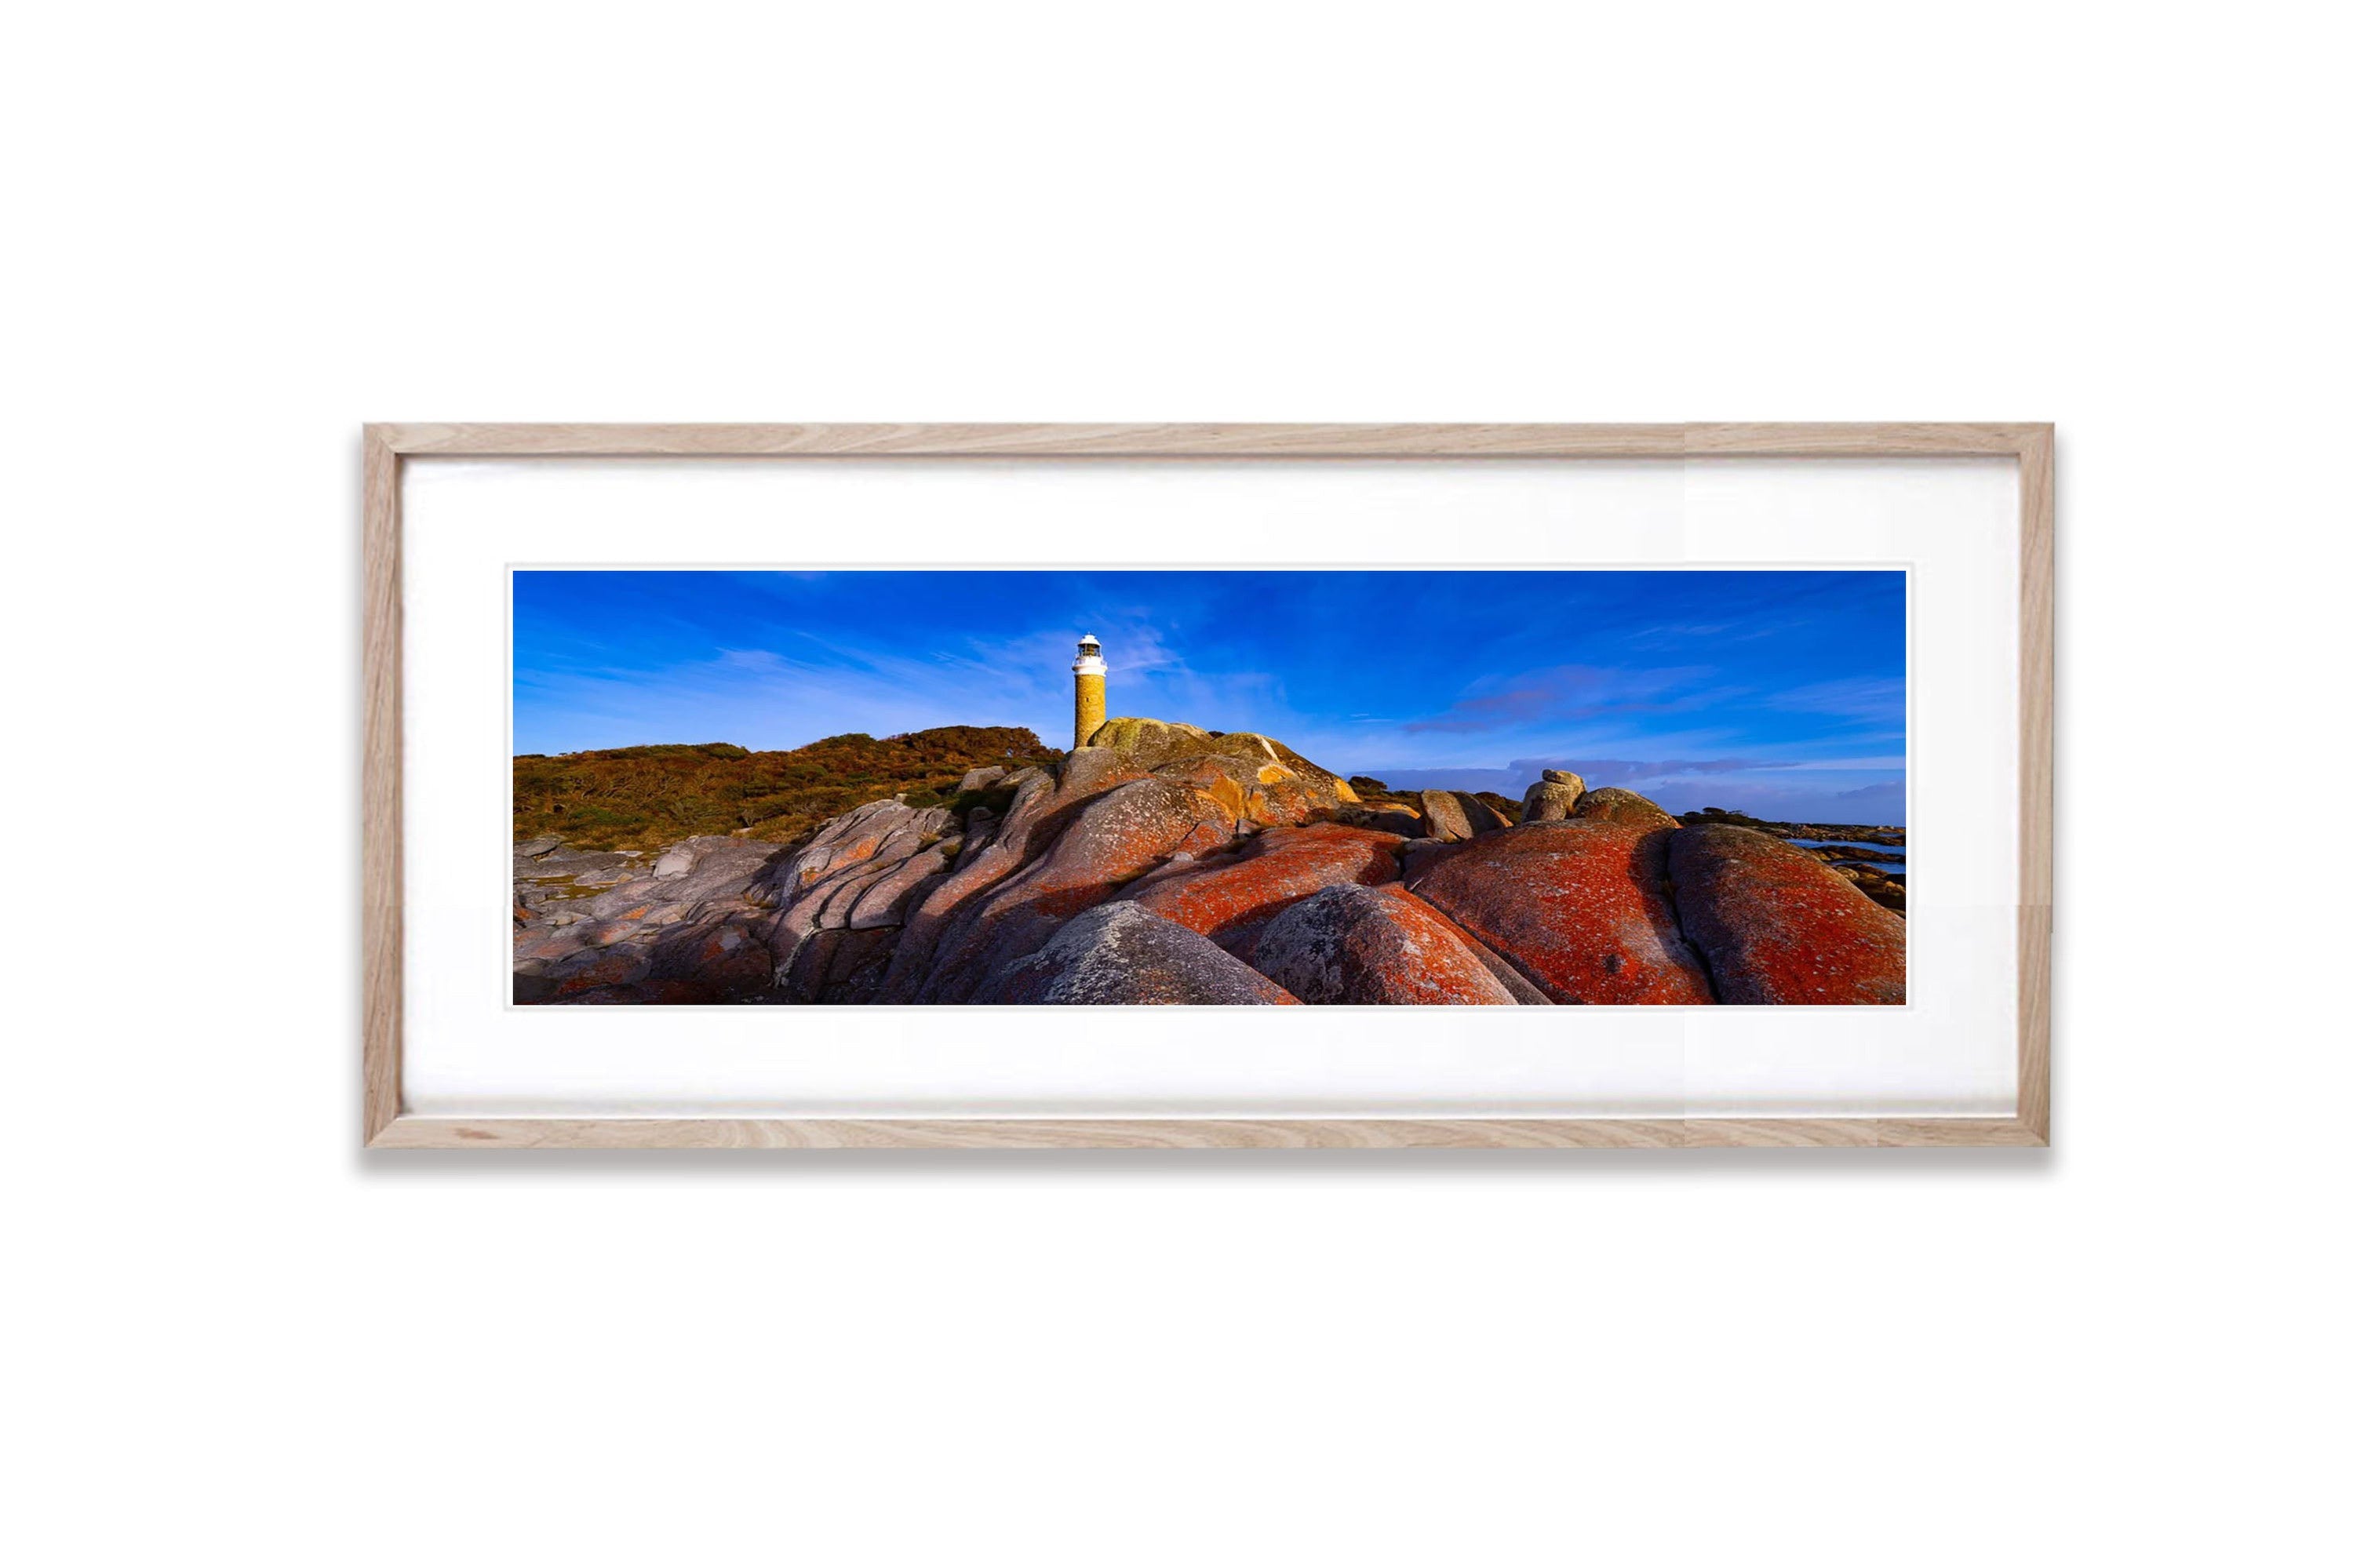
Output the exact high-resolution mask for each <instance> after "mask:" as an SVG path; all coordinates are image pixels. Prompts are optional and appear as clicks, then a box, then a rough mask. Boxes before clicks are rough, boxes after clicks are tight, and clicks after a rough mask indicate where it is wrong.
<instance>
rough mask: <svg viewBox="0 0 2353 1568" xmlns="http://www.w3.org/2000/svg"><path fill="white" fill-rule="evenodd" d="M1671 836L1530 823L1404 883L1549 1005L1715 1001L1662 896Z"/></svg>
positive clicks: (1598, 825)
mask: <svg viewBox="0 0 2353 1568" xmlns="http://www.w3.org/2000/svg"><path fill="white" fill-rule="evenodd" d="M1668 837H1671V833H1670V832H1669V831H1668V830H1663V829H1654V828H1645V827H1641V826H1621V825H1620V824H1617V823H1613V822H1609V821H1603V820H1579V821H1573V822H1539V823H1530V824H1527V825H1525V826H1520V827H1515V828H1514V829H1512V830H1511V831H1510V832H1508V833H1495V834H1489V835H1488V836H1486V837H1482V838H1477V839H1473V840H1472V842H1470V843H1468V844H1464V845H1460V846H1457V847H1453V848H1451V849H1445V850H1441V851H1440V852H1438V853H1437V854H1434V855H1431V856H1429V857H1428V858H1420V859H1418V862H1417V864H1416V865H1415V866H1414V867H1413V868H1411V869H1409V872H1408V874H1407V878H1406V886H1407V887H1408V888H1409V889H1410V890H1411V891H1412V892H1414V893H1416V894H1417V895H1419V897H1421V898H1422V899H1424V900H1428V901H1429V902H1430V903H1431V904H1433V905H1435V906H1436V907H1437V908H1438V909H1439V910H1440V911H1441V912H1443V913H1444V914H1446V915H1447V916H1448V917H1449V918H1450V919H1451V920H1453V921H1455V922H1456V923H1457V924H1459V925H1461V927H1462V928H1463V929H1464V930H1466V931H1470V932H1471V933H1472V935H1473V936H1475V937H1477V938H1478V939H1479V940H1480V941H1481V942H1484V943H1486V945H1487V946H1489V947H1490V948H1493V950H1494V951H1495V952H1498V953H1500V954H1501V955H1502V956H1503V957H1504V959H1505V960H1507V961H1508V962H1509V963H1511V964H1512V965H1513V967H1514V968H1516V969H1517V970H1519V972H1520V973H1521V974H1522V975H1524V976H1525V977H1526V979H1527V980H1528V981H1529V982H1530V983H1531V984H1534V985H1535V986H1536V987H1537V988H1538V989H1539V990H1541V991H1543V992H1544V993H1545V994H1546V995H1547V996H1549V997H1551V998H1552V999H1553V1000H1554V1001H1556V1002H1584V1003H1594V1004H1601V1005H1624V1004H1631V1003H1698V1002H1712V1001H1714V1000H1715V995H1714V994H1713V993H1712V992H1711V991H1710V989H1709V987H1708V982H1707V972H1706V970H1705V968H1704V966H1703V965H1702V964H1701V962H1700V959H1699V955H1698V954H1697V953H1695V952H1693V951H1692V949H1691V947H1690V945H1689V944H1688V943H1686V942H1684V941H1683V932H1682V931H1681V929H1680V928H1679V927H1678V926H1677V924H1676V921H1675V911H1674V906H1673V905H1672V903H1671V902H1670V900H1669V899H1668V896H1667V880H1666V857H1667V845H1666V840H1667V839H1668Z"/></svg>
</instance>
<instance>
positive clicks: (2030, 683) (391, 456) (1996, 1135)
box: [361, 424, 2055, 1149]
mask: <svg viewBox="0 0 2353 1568" xmlns="http://www.w3.org/2000/svg"><path fill="white" fill-rule="evenodd" d="M362 447H363V486H362V531H363V539H364V601H365V602H364V606H363V617H362V623H363V632H362V635H363V645H362V647H363V653H362V664H363V681H364V706H365V725H364V731H365V739H364V746H365V754H364V758H363V772H362V795H363V798H362V815H363V839H362V845H363V847H362V881H363V887H362V893H361V897H362V900H363V932H364V978H363V1001H362V1055H361V1079H362V1101H363V1131H364V1141H365V1142H366V1143H367V1145H368V1146H369V1147H371V1148H378V1149H492V1148H495V1149H520V1148H535V1149H694V1148H710V1149H719V1148H773V1149H858V1148H892V1149H911V1148H937V1149H1075V1148H1092V1149H1102V1148H1129V1149H1217V1148H1228V1149H1232V1148H1302V1149H1348V1148H1356V1149H1418V1148H1428V1149H1471V1148H1479V1149H1515V1148H1526V1149H1533V1148H1558V1149H1615V1148H1636V1149H1689V1148H1756V1147H1825V1146H1842V1147H1857V1148H1894V1147H1989V1146H1990V1147H2038V1146H2044V1145H2047V1144H2048V1143H2049V1142H2050V1135H2051V985H2052V979H2051V964H2052V953H2051V932H2052V833H2053V820H2052V760H2053V752H2052V739H2053V737H2052V724H2053V717H2054V715H2053V708H2052V690H2053V648H2054V646H2055V645H2054V640H2053V624H2052V623H2053V570H2054V559H2055V553H2054V537H2055V536H2054V522H2053V511H2054V501H2053V489H2052V482H2053V460H2052V449H2053V437H2052V427H2051V426H2049V425H2036V424H1880V425H1823V424H1811V425H1760V424H1691V425H417V424H407V425H400V424H388V425H371V426H367V428H366V430H365V432H364V436H363V440H362ZM434 456H442V457H779V458H827V457H842V458H853V457H911V458H923V457H982V456H1000V457H1008V458H1011V457H1031V458H1039V457H1044V458H1599V459H1608V458H1618V459H1642V458H1648V459H1681V458H1687V457H1788V458H1942V457H1961V456H1975V457H2014V458H2017V459H2018V461H2019V472H2020V487H2019V488H2020V510H2021V517H2020V530H2021V537H2020V545H2021V550H2020V563H2021V571H2020V595H2021V598H2020V607H2021V646H2020V690H2019V727H2020V769H2019V791H2020V793H2019V820H2020V844H2019V856H2020V861H2019V913H2018V920H2019V926H2018V969H2019V976H2018V1109H2017V1113H2016V1114H2015V1115H2013V1116H2009V1117H1926V1118H1909V1119H1906V1118H1868V1117H1831V1118H1760V1119H1737V1118H1734V1119H1717V1118H1689V1119H1664V1120H1660V1119H1652V1120H1643V1119H1615V1118H1610V1119H1557V1120H1553V1119H1546V1120H1522V1119H1461V1120H1395V1121H1345V1120H1312V1121H1218V1120H1172V1121H1145V1120H1126V1119H1113V1120H1090V1121H1053V1120H1033V1119H1001V1120H988V1121H979V1120H961V1121H949V1120H937V1121H934V1120H918V1119H898V1120H861V1119H839V1120H830V1119H829V1120H823V1121H802V1120H789V1119H779V1120H744V1119H725V1118H698V1119H691V1120H654V1119H648V1120H635V1119H631V1120H607V1121H596V1120H584V1121H568V1120H554V1121H550V1120H531V1119H507V1118H483V1119H436V1118H427V1117H417V1116H408V1115H404V1114H403V1113H402V1107H401V1103H400V1084H401V1078H400V1058H401V1027H402V1016H401V1006H402V990H401V986H402V973H401V964H402V940H403V937H402V916H401V897H402V882H401V866H402V861H401V839H400V835H401V807H400V794H401V760H400V759H401V741H402V729H401V690H400V668H401V603H400V553H401V552H400V544H401V535H400V527H401V520H400V476H401V468H402V466H403V463H404V462H405V461H406V460H407V459H408V458H415V457H434Z"/></svg>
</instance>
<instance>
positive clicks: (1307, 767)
mask: <svg viewBox="0 0 2353 1568" xmlns="http://www.w3.org/2000/svg"><path fill="white" fill-rule="evenodd" d="M1081 749H1082V750H1105V751H1113V752H1119V753H1120V754H1122V755H1123V756H1124V757H1127V758H1129V759H1131V760H1132V762H1133V763H1134V765H1136V766H1138V767H1140V768H1142V769H1143V770H1144V771H1145V772H1150V771H1152V770H1153V769H1155V768H1157V767H1160V766H1162V765H1164V764H1166V763H1177V762H1186V761H1189V760H1192V759H1195V758H1201V757H1223V758H1226V759H1229V760H1230V761H1232V762H1235V763H1247V764H1248V765H1249V775H1250V779H1251V780H1253V781H1254V782H1255V783H1256V784H1257V785H1258V786H1260V787H1266V786H1270V785H1274V784H1285V783H1289V784H1297V785H1298V786H1299V788H1300V791H1301V792H1302V793H1303V794H1304V795H1307V796H1308V797H1309V798H1311V799H1313V800H1314V801H1315V802H1316V803H1317V805H1320V806H1325V807H1329V806H1336V805H1356V804H1358V802H1357V797H1356V789H1355V787H1354V786H1352V785H1351V784H1349V783H1348V781H1347V780H1345V779H1344V778H1342V777H1340V776H1339V775H1338V774H1337V773H1332V772H1330V771H1329V770H1327V769H1324V768H1320V767H1318V766H1316V765H1315V764H1314V763H1311V762H1309V761H1308V760H1307V759H1306V758H1305V757H1303V756H1301V755H1300V754H1299V753H1298V752H1294V751H1293V750H1292V749H1291V748H1290V747H1289V746H1286V745H1284V744H1283V743H1282V742H1280V741H1277V740H1273V739H1271V738H1270V737H1268V736H1265V735H1258V734H1252V733H1250V731H1215V730H1203V729H1198V728H1197V727H1195V726H1194V725H1191V724H1175V723H1170V722H1169V721H1166V720H1163V719H1113V720H1109V721H1106V722H1105V723H1104V724H1103V727H1102V728H1100V729H1098V730H1097V731H1095V732H1094V733H1093V734H1092V735H1090V736H1088V737H1087V744H1086V746H1085V747H1082V748H1081Z"/></svg>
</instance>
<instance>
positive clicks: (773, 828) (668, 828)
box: [514, 724, 1062, 849]
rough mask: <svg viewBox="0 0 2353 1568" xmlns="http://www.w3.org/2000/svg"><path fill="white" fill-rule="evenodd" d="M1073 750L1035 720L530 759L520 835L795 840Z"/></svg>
mask: <svg viewBox="0 0 2353 1568" xmlns="http://www.w3.org/2000/svg"><path fill="white" fill-rule="evenodd" d="M1061 754H1062V753H1061V752H1058V751H1056V750H1054V749H1053V748H1052V747H1050V746H1048V745H1047V744H1046V743H1045V742H1042V741H1040V740H1039V738H1038V736H1037V734H1036V733H1035V732H1034V731H1030V730H1028V729H1021V728H1010V727H1002V726H999V727H984V726H978V725H971V724H954V725H949V726H947V727H945V728H944V729H938V730H920V731H915V732H914V733H913V734H907V735H886V736H884V737H883V738H882V739H881V740H877V739H875V738H874V737H873V736H871V735H868V734H862V733H857V732H852V733H850V734H846V735H828V736H827V737H826V738H825V739H824V740H822V741H812V742H809V743H808V744H807V745H806V746H798V747H796V748H794V749H793V750H791V751H789V752H753V751H746V750H745V749H744V747H742V746H736V745H730V744H728V743H726V742H710V743H708V744H703V745H667V746H624V747H621V748H618V749H617V750H612V751H602V752H569V753H566V754H565V755H562V756H543V755H529V756H520V757H517V758H515V759H514V837H515V841H516V842H517V843H522V841H524V840H526V839H530V838H535V837H540V836H541V835H543V834H554V835H559V836H561V837H563V839H564V840H565V843H567V844H570V845H572V846H573V847H575V848H580V849H659V848H662V847H666V846H668V845H670V844H674V843H676V842H678V841H679V840H680V839H681V838H691V837H696V836H697V835H702V834H732V835H734V836H735V837H744V838H752V839H758V840H764V841H767V842H772V843H779V844H786V843H790V842H792V841H793V840H795V839H797V838H798V837H801V836H803V835H804V834H806V833H807V832H808V830H809V829H810V828H812V827H814V826H817V825H818V823H820V822H823V821H825V820H826V819H828V817H832V816H839V814H840V813H842V812H845V811H847V810H849V808H850V807H852V806H854V805H862V804H864V803H865V802H867V801H871V800H875V799H879V798H884V797H887V796H890V795H896V794H901V793H904V794H905V795H906V797H907V802H908V804H909V805H917V806H921V805H936V804H939V803H940V802H942V801H946V800H950V799H952V798H954V797H955V795H956V784H957V783H958V781H959V780H961V779H962V778H963V776H964V775H965V773H967V772H969V771H971V770H972V769H974V768H983V767H1006V768H1019V767H1024V766H1029V765H1030V764H1033V763H1046V764H1050V763H1053V762H1055V761H1057V760H1058V759H1060V756H1061Z"/></svg>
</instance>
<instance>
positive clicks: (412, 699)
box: [363, 424, 2052, 1148]
mask: <svg viewBox="0 0 2353 1568" xmlns="http://www.w3.org/2000/svg"><path fill="white" fill-rule="evenodd" d="M364 532H365V561H366V605H365V658H364V667H365V679H366V684H367V690H366V712H367V723H366V736H365V747H366V756H365V759H364V766H365V780H366V795H365V817H366V820H365V838H364V856H365V867H364V886H365V889H366V897H367V900H368V906H367V910H366V916H367V920H366V932H367V954H366V960H367V962H366V991H365V1017H364V1047H363V1048H364V1072H363V1080H364V1102H365V1103H364V1136H365V1140H366V1142H367V1143H368V1144H369V1145H370V1146H371V1147H378V1148H658V1147H807V1148H846V1147H891V1146H898V1147H953V1148H1046V1147H1164V1146H1165V1147H1205V1148H1206V1147H1219V1146H1228V1147H1232V1146H1301V1147H1632V1148H1657V1147H1691V1146H1724V1145H1792V1146H1799V1145H1822V1144H1841V1145H1862V1146H1872V1145H1879V1146H1891V1145H1921V1144H1935V1145H1968V1144H1978V1145H2017V1146H2037V1145H2043V1144H2047V1143H2048V1142H2049V1138H2050V1074H2051V1058H2050V1005H2049V1003H2050V994H2051V949H2050V933H2051V879H2052V430H2051V427H2050V426H2047V425H2029V424H2015V425H2012V424H1989V425H1857V426H1795V425H1789V426H1784V425H1673V426H1536V425H1527V426H1346V425H1340V426H1305V425H1303V426H1183V425H1177V426H921V425H917V426H756V425H754V426H533V425H498V426H484V425H377V426H368V427H367V429H366V431H365V433H364ZM1915 838H1916V840H1917V843H1916V844H1915V842H1914V840H1915Z"/></svg>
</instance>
